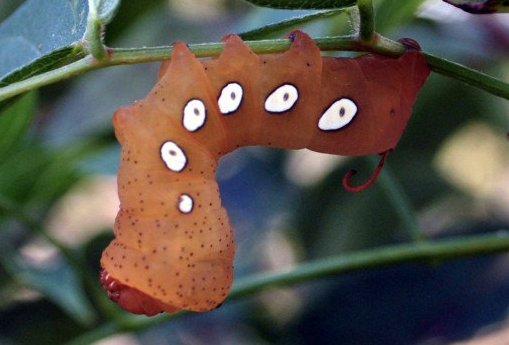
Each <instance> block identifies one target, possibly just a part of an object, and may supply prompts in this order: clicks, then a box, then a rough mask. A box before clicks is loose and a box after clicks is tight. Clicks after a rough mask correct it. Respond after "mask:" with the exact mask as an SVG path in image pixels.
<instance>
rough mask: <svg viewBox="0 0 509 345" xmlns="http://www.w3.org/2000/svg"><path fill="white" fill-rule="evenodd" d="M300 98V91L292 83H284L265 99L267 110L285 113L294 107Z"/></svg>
mask: <svg viewBox="0 0 509 345" xmlns="http://www.w3.org/2000/svg"><path fill="white" fill-rule="evenodd" d="M298 99H299V91H298V90H297V88H296V87H295V86H293V85H292V84H283V85H281V86H280V87H278V88H277V89H275V90H274V91H272V93H271V94H270V95H269V97H267V99H266V100H265V110H266V111H268V112H269V113H283V112H285V111H288V110H290V109H292V107H293V106H294V104H295V102H297V100H298Z"/></svg>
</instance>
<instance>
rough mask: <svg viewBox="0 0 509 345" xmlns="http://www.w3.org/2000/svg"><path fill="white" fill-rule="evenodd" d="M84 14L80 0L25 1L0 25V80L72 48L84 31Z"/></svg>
mask: <svg viewBox="0 0 509 345" xmlns="http://www.w3.org/2000/svg"><path fill="white" fill-rule="evenodd" d="M87 12H88V10H87V6H86V2H85V1H84V0H80V1H73V0H28V1H27V2H25V3H24V4H23V5H21V6H20V7H19V8H18V9H17V10H16V11H15V12H14V13H13V14H12V15H11V16H10V17H9V18H7V19H6V20H5V21H4V22H3V23H1V24H0V47H1V48H0V78H3V77H5V76H6V75H8V74H11V73H12V72H13V71H16V70H20V69H21V68H23V67H26V66H27V65H29V64H33V63H35V62H36V61H37V60H39V59H41V58H42V57H44V56H46V55H49V54H51V53H53V52H55V51H58V50H61V49H62V48H64V47H69V46H72V45H74V44H75V42H77V41H79V40H80V39H81V38H82V37H83V34H84V32H85V28H86V24H87V22H86V19H87ZM56 57H57V56H54V57H53V58H54V59H52V61H51V62H53V63H52V64H53V65H54V61H53V60H56V59H55V58H56ZM58 57H61V56H58ZM49 62H50V61H47V60H45V61H44V63H45V64H48V63H49ZM41 67H42V66H39V67H38V69H39V70H40V69H42V68H41Z"/></svg>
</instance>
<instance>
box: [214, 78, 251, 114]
mask: <svg viewBox="0 0 509 345" xmlns="http://www.w3.org/2000/svg"><path fill="white" fill-rule="evenodd" d="M243 96H244V90H243V89H242V85H240V84H239V83H235V82H232V83H228V84H226V85H225V86H224V87H223V89H222V90H221V94H220V95H219V98H218V100H217V104H218V105H219V110H221V113H222V114H223V115H228V114H230V113H233V112H235V111H237V109H239V107H240V103H241V102H242V97H243Z"/></svg>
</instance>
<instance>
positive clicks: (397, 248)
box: [67, 230, 509, 345]
mask: <svg viewBox="0 0 509 345" xmlns="http://www.w3.org/2000/svg"><path fill="white" fill-rule="evenodd" d="M507 251H509V232H507V231H505V230H504V231H499V232H497V233H491V234H485V235H475V236H468V237H457V238H448V239H441V240H430V241H426V242H412V243H403V244H397V245H390V246H384V247H377V248H373V249H367V250H361V251H357V252H353V253H348V254H344V255H339V256H336V257H331V258H327V259H322V260H317V261H314V262H309V263H305V264H303V265H301V266H298V267H295V268H293V269H291V270H289V271H286V272H274V273H261V274H254V275H251V276H248V277H246V278H240V279H238V280H236V281H235V282H234V285H233V288H232V290H231V291H230V294H229V296H228V298H227V301H228V302H229V301H232V300H235V299H241V298H244V297H246V296H251V295H253V294H255V293H258V292H260V291H263V290H266V289H269V288H275V287H281V286H289V285H294V284H297V283H303V282H308V281H311V280H315V279H320V278H325V277H329V276H337V275H341V274H346V273H349V272H354V271H362V270H366V269H370V268H375V267H382V266H387V265H394V264H398V263H403V262H409V261H411V262H420V263H424V264H426V263H433V264H437V263H439V262H441V261H446V260H454V259H460V258H464V257H470V256H478V255H486V254H490V255H491V254H495V253H499V252H507ZM228 302H227V303H228ZM187 314H190V313H189V312H180V313H178V314H173V315H159V316H156V317H153V318H146V317H139V316H131V315H127V316H126V317H125V318H124V320H117V322H116V323H106V324H103V326H101V327H99V328H96V329H94V330H92V331H90V332H88V333H85V334H83V335H82V336H80V337H78V338H76V339H75V340H73V341H71V342H70V343H68V344H67V345H84V344H89V343H91V342H93V341H96V340H99V339H102V338H104V337H106V336H108V335H111V334H115V333H119V332H136V331H140V330H144V329H147V328H148V327H151V326H155V325H158V324H161V323H163V322H166V321H169V320H171V319H173V318H177V317H181V316H183V315H187Z"/></svg>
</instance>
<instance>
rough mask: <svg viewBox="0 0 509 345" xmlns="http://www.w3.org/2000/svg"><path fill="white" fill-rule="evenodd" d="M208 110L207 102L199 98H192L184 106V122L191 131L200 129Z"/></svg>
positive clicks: (185, 126)
mask: <svg viewBox="0 0 509 345" xmlns="http://www.w3.org/2000/svg"><path fill="white" fill-rule="evenodd" d="M206 118H207V110H206V109H205V104H204V103H203V102H202V101H201V100H199V99H192V100H190V101H189V102H187V104H186V106H185V107H184V114H183V116H182V124H183V125H184V128H185V129H187V130H188V131H189V132H194V131H196V130H198V129H199V128H200V127H201V126H203V124H204V123H205V119H206Z"/></svg>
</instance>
